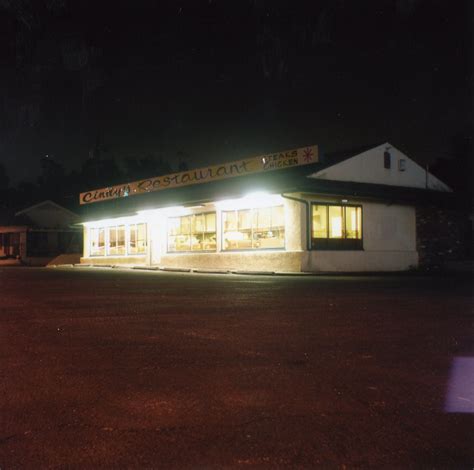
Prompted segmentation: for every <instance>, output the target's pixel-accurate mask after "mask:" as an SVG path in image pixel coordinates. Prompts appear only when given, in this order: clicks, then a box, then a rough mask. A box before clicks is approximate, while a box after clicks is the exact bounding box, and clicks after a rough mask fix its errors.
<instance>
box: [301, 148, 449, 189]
mask: <svg viewBox="0 0 474 470" xmlns="http://www.w3.org/2000/svg"><path fill="white" fill-rule="evenodd" d="M386 151H388V153H389V155H390V157H389V158H390V160H389V161H391V164H390V165H389V167H388V168H385V167H384V155H385V152H386ZM402 164H403V168H402ZM309 177H310V178H316V179H324V180H331V181H346V182H354V183H368V184H379V185H386V186H397V187H402V188H418V189H425V190H426V189H428V190H435V191H444V192H451V191H452V190H451V188H449V186H447V185H446V184H445V183H443V182H442V181H441V180H439V179H438V178H436V176H434V175H433V174H432V173H430V172H429V171H428V170H427V169H425V168H423V167H422V166H420V165H419V164H418V163H416V162H415V161H414V160H412V159H411V158H409V157H408V156H407V155H406V154H404V153H403V152H401V151H400V150H399V149H397V148H396V147H395V146H393V145H392V144H390V143H389V142H384V143H382V144H379V145H376V146H375V147H373V146H364V147H359V148H356V149H352V150H346V151H342V152H335V153H333V154H326V156H325V157H324V158H323V164H322V166H321V167H320V168H318V170H317V171H316V172H315V173H313V174H311V175H309Z"/></svg>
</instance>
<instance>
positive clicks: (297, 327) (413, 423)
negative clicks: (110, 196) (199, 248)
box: [0, 268, 474, 470]
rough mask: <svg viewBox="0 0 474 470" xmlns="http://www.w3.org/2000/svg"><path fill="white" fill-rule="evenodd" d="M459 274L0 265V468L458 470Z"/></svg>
mask: <svg viewBox="0 0 474 470" xmlns="http://www.w3.org/2000/svg"><path fill="white" fill-rule="evenodd" d="M471 322H472V290H471V280H470V279H469V278H468V277H466V276H464V277H460V276H456V277H450V276H438V277H431V278H428V277H417V276H414V275H410V276H404V277H402V276H385V277H383V276H380V277H376V276H368V277H344V276H339V277H324V276H317V277H313V276H311V277H283V276H281V277H277V276H255V277H250V276H238V275H202V274H176V273H152V272H138V271H133V272H132V271H125V270H113V269H106V268H102V269H101V268H95V269H93V268H90V269H88V268H70V269H45V268H0V373H1V379H0V397H1V398H0V467H1V469H2V470H8V469H13V468H45V467H68V468H99V467H100V468H104V467H108V468H111V467H114V468H122V467H129V468H143V467H147V468H150V467H153V468H196V467H200V468H233V467H241V468H254V467H266V468H315V467H316V468H317V467H324V468H340V469H349V468H367V467H372V468H404V469H405V468H440V469H444V468H455V469H460V468H466V469H467V468H469V469H470V468H472V464H473V462H474V459H473V453H474V452H473V438H472V436H473V430H474V428H473V415H472V414H469V413H447V412H445V411H444V409H445V400H446V392H447V390H448V385H449V379H450V370H451V366H452V363H453V361H454V360H455V359H456V358H457V357H473V356H474V354H473V350H472V329H471V326H472V323H471Z"/></svg>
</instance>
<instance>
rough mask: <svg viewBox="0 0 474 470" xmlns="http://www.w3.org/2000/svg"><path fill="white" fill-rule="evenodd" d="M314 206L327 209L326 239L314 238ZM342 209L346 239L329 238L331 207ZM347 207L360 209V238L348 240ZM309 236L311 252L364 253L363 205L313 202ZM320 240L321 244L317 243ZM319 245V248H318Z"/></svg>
mask: <svg viewBox="0 0 474 470" xmlns="http://www.w3.org/2000/svg"><path fill="white" fill-rule="evenodd" d="M313 206H325V207H326V214H327V215H326V220H327V227H326V233H327V236H326V237H325V238H313ZM334 206H335V207H342V208H344V211H343V222H344V223H343V233H344V238H329V207H334ZM346 207H354V208H360V238H346V236H345V232H346V210H345V208H346ZM308 228H309V230H308V236H309V243H308V246H309V249H310V251H364V210H363V205H362V204H345V203H343V204H338V203H336V202H319V201H311V203H310V208H309V214H308ZM317 240H319V243H317V242H316V241H317ZM318 245H319V246H318Z"/></svg>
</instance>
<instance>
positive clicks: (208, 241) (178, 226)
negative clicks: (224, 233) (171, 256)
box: [168, 212, 216, 253]
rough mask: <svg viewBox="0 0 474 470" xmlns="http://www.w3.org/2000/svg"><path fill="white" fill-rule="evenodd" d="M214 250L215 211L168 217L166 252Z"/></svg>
mask: <svg viewBox="0 0 474 470" xmlns="http://www.w3.org/2000/svg"><path fill="white" fill-rule="evenodd" d="M215 250H216V213H215V212H206V213H202V214H193V215H186V216H182V217H170V218H169V219H168V252H171V253H172V252H179V251H215Z"/></svg>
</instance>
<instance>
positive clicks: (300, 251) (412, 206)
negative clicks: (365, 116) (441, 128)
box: [81, 143, 450, 272]
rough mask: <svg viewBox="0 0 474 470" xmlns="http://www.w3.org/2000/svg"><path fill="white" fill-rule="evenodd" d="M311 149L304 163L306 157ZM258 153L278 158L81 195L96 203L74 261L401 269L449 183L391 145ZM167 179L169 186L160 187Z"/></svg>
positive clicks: (413, 258)
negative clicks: (427, 207)
mask: <svg viewBox="0 0 474 470" xmlns="http://www.w3.org/2000/svg"><path fill="white" fill-rule="evenodd" d="M308 149H312V150H311V152H312V155H313V159H310V158H307V157H308V154H309V152H310V150H308ZM305 151H306V154H305ZM305 155H306V156H305ZM292 156H293V157H294V158H292ZM258 159H260V160H261V161H262V162H263V168H265V165H268V162H269V161H270V162H272V163H275V162H276V164H275V166H274V167H271V170H272V171H265V170H257V171H251V172H248V173H246V174H243V175H231V177H229V178H225V177H223V178H220V177H219V178H216V180H212V178H211V181H208V180H205V181H199V182H194V183H190V184H185V185H179V182H180V181H181V180H182V181H185V182H187V181H188V180H192V179H193V177H195V175H196V173H193V174H191V175H190V176H188V177H187V178H185V176H184V175H185V173H186V172H184V173H180V174H177V175H181V176H180V177H176V175H171V178H170V179H168V180H167V179H166V178H167V177H166V176H165V177H160V179H159V183H158V184H157V187H158V188H159V190H157V191H153V190H146V191H144V192H143V194H136V195H135V194H134V195H133V197H129V196H130V195H131V194H130V193H131V191H135V190H137V188H138V190H139V189H140V187H146V188H150V187H151V188H153V184H155V183H153V180H154V179H150V180H144V181H145V182H136V183H132V184H129V185H123V186H121V187H113V188H104V189H103V190H97V191H91V192H88V193H83V194H82V195H81V201H83V202H84V203H85V204H88V205H90V207H91V208H93V209H94V211H91V212H90V213H89V214H88V216H87V218H88V219H89V220H86V221H85V222H84V224H83V225H84V253H83V257H82V259H81V263H84V264H92V265H131V266H135V265H142V266H158V267H163V268H170V269H180V268H185V269H198V270H225V271H228V270H236V271H271V272H335V271H344V272H351V271H401V270H407V269H411V268H415V267H417V266H418V263H419V257H418V252H417V235H416V213H417V211H416V207H417V205H419V204H420V203H422V201H423V200H424V199H426V198H431V197H433V196H436V197H440V196H441V195H445V194H447V193H449V191H450V190H449V188H448V187H447V186H446V185H444V184H443V183H442V182H441V181H439V180H438V179H436V178H435V177H434V176H433V175H431V174H429V173H427V172H426V171H425V170H424V169H423V168H421V167H419V166H418V165H417V164H416V163H415V162H414V161H412V160H411V159H409V158H408V157H407V156H406V155H404V154H403V153H402V152H400V151H399V150H397V149H395V148H394V147H393V146H392V145H390V144H388V143H385V144H382V145H380V146H376V147H373V148H369V149H365V150H363V151H358V152H352V153H351V152H349V153H347V154H345V155H333V156H330V155H328V156H326V157H323V158H320V157H319V154H318V152H317V148H316V147H310V148H306V149H298V150H295V151H290V152H283V153H281V154H272V155H265V156H262V157H257V160H258ZM305 160H306V161H305ZM280 163H281V164H280ZM229 165H231V164H229ZM235 165H236V166H235V168H237V167H238V165H237V164H235ZM248 166H249V167H250V166H251V165H248ZM228 168H230V167H228ZM206 170H207V169H206ZM273 170H275V171H273ZM200 171H201V170H200ZM187 173H188V174H189V173H190V172H187ZM191 173H192V172H191ZM223 173H224V170H222V171H221V174H223ZM200 174H202V173H200ZM207 174H208V175H211V176H212V174H213V173H212V172H210V173H209V172H208V173H207ZM214 174H215V175H218V172H217V170H216V171H215V172H214ZM193 175H194V176H193ZM234 176H235V177H234ZM180 178H181V180H180ZM203 179H204V178H203ZM170 180H171V181H176V183H177V184H176V187H170V188H168V187H164V188H163V187H160V185H162V184H163V183H165V182H166V181H170ZM140 185H141V186H140ZM162 189H166V191H164V190H163V191H162ZM96 200H97V203H94V204H92V203H91V202H90V201H96ZM92 206H94V207H92Z"/></svg>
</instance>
